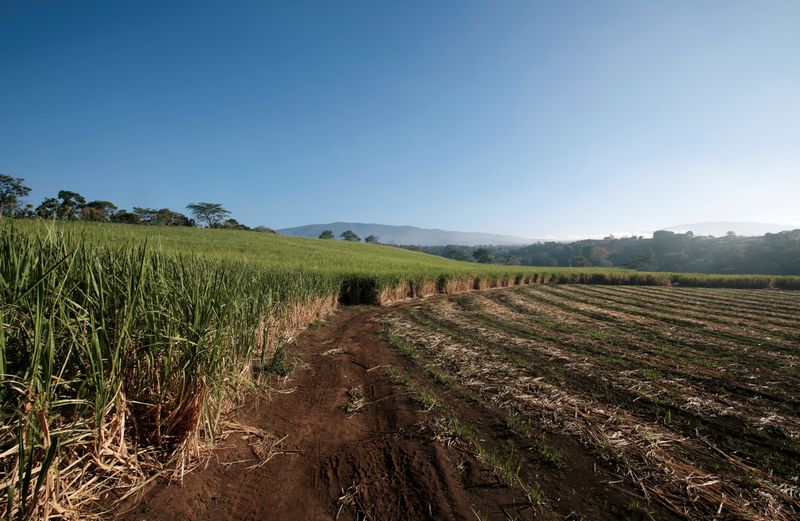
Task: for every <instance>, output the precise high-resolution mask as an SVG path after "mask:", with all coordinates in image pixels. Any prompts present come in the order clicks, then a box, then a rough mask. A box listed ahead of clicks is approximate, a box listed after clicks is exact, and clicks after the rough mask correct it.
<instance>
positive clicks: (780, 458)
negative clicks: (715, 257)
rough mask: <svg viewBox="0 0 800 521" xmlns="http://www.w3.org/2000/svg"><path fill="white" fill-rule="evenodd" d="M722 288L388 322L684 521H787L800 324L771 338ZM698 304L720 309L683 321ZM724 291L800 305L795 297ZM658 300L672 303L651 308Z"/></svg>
mask: <svg viewBox="0 0 800 521" xmlns="http://www.w3.org/2000/svg"><path fill="white" fill-rule="evenodd" d="M718 292H719V290H701V289H696V290H692V291H681V292H676V291H675V290H674V289H672V288H660V289H645V288H625V287H621V288H601V287H589V286H585V287H579V286H558V287H532V288H518V289H514V290H508V291H495V292H488V293H485V294H469V295H461V296H457V297H451V298H449V299H447V300H443V301H437V302H432V303H429V304H425V305H422V306H415V307H414V308H405V309H403V310H399V311H397V312H394V313H393V314H392V316H391V317H390V319H389V322H390V327H391V329H392V334H393V335H395V337H397V338H400V339H402V341H403V342H406V343H407V344H408V345H411V346H413V348H414V349H415V350H416V352H417V353H419V356H422V357H425V358H426V363H427V364H429V365H430V366H431V367H432V368H433V369H435V370H436V371H439V372H442V373H444V374H445V375H446V376H447V378H449V379H451V380H453V381H458V382H462V383H463V384H464V385H465V386H466V387H468V388H471V389H474V390H475V391H476V392H478V393H479V394H480V397H481V402H483V403H492V404H495V405H500V406H502V407H506V408H509V407H510V408H512V409H513V410H515V411H520V412H522V413H524V414H527V415H528V420H530V421H533V422H536V423H538V425H539V427H541V428H550V429H555V430H560V431H562V432H564V433H569V434H572V435H574V436H577V437H578V438H579V439H580V440H581V441H583V442H584V443H585V444H586V445H588V446H589V447H590V448H591V450H593V451H594V452H596V453H597V454H599V455H600V456H601V457H602V458H604V459H606V460H608V461H609V463H611V464H612V466H613V467H615V468H617V469H619V471H620V473H621V474H622V475H625V476H627V477H628V478H630V479H632V480H633V483H634V484H636V485H637V486H639V487H643V490H645V494H646V495H648V497H650V498H651V499H652V500H654V501H657V502H659V503H661V504H662V506H664V507H665V508H668V509H670V510H673V511H674V512H676V513H677V514H680V515H681V516H686V517H688V518H690V519H706V518H709V517H711V516H714V515H715V514H718V513H719V511H720V510H721V511H722V513H723V517H724V516H728V517H731V518H748V519H792V518H793V516H794V515H796V513H797V511H798V508H800V503H798V499H797V498H798V497H799V496H798V494H799V493H800V489H798V488H797V486H796V483H795V482H794V479H795V478H794V476H796V475H797V472H798V471H800V466H798V463H797V462H798V461H800V409H798V402H797V397H796V393H795V392H794V390H795V389H796V388H797V385H798V384H800V381H799V380H798V379H797V375H796V370H795V369H796V367H797V364H798V362H799V361H800V359H798V356H799V355H800V351H798V343H797V341H796V340H793V339H794V338H797V336H796V335H797V334H798V333H800V320H798V319H791V318H787V319H786V325H785V326H784V331H785V332H786V333H787V335H786V338H784V339H782V340H781V341H780V342H775V341H774V338H772V335H771V334H770V333H768V332H764V331H760V330H757V329H753V328H750V327H748V326H747V325H745V326H742V325H739V323H738V321H737V320H736V319H727V318H725V317H722V316H721V315H722V314H723V313H724V309H725V305H724V304H713V300H714V298H715V296H716V295H720V293H718ZM693 295H696V296H697V297H702V298H704V299H707V300H708V302H709V304H708V307H709V308H710V309H713V310H714V311H715V313H716V314H715V315H713V316H708V317H705V318H704V317H702V316H700V315H699V314H697V315H695V316H693V317H692V319H691V320H687V319H686V316H687V313H683V312H682V310H681V306H682V304H681V303H682V302H685V301H686V300H689V298H691V297H692V296H693ZM722 295H723V296H726V297H731V296H734V295H738V296H741V297H742V298H746V299H749V300H751V301H753V302H760V303H761V304H760V306H763V307H765V308H767V309H769V308H771V306H770V304H769V303H770V299H771V298H772V297H775V300H778V301H781V302H782V304H786V303H789V302H795V303H796V304H800V295H798V294H796V293H775V292H763V291H749V292H746V293H745V292H742V293H727V294H722ZM654 298H657V299H658V301H659V302H661V303H662V306H664V308H663V309H659V310H657V311H652V312H644V313H643V310H645V309H647V307H646V306H644V305H641V304H644V303H647V302H649V301H651V300H653V299H654ZM665 303H666V304H668V306H665V305H664V304H665ZM687 307H688V308H691V307H692V306H691V305H689V306H687ZM667 310H672V314H669V313H668V312H667ZM566 463H567V464H569V461H567V462H566Z"/></svg>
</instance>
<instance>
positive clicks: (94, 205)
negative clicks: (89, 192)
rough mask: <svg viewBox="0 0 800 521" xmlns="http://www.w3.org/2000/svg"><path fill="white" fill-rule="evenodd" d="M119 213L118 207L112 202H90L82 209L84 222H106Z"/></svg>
mask: <svg viewBox="0 0 800 521" xmlns="http://www.w3.org/2000/svg"><path fill="white" fill-rule="evenodd" d="M116 211H117V205H115V204H114V203H112V202H111V201H89V202H88V203H86V204H85V205H83V208H82V209H81V219H83V220H84V221H100V222H105V221H109V220H111V216H112V215H114V213H115V212H116Z"/></svg>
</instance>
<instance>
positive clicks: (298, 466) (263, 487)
mask: <svg viewBox="0 0 800 521" xmlns="http://www.w3.org/2000/svg"><path fill="white" fill-rule="evenodd" d="M387 311H388V309H387V308H372V307H346V308H342V309H341V310H340V311H339V312H338V313H337V316H336V317H335V318H333V319H331V320H330V321H329V322H328V323H327V324H325V325H323V326H318V327H312V328H310V329H309V330H308V331H306V332H305V333H304V334H303V335H301V337H300V339H299V340H298V342H297V343H296V345H295V346H293V349H292V352H293V353H296V354H297V355H298V356H299V358H300V359H301V361H300V362H299V363H298V365H297V366H296V368H295V370H294V372H293V374H292V375H291V378H290V379H289V382H288V385H287V388H288V389H292V388H294V390H293V392H288V393H280V392H274V393H272V394H271V395H270V396H269V397H267V398H262V399H260V400H257V401H254V402H253V403H249V404H247V406H245V407H244V408H243V409H241V410H240V411H239V412H238V413H237V418H236V420H237V421H238V422H240V423H241V424H243V425H245V426H248V427H250V428H254V429H263V431H267V432H269V433H271V434H274V436H275V440H276V441H279V440H281V439H283V441H282V443H280V444H279V446H278V447H277V449H276V452H277V453H276V454H275V455H273V457H272V458H271V459H270V460H269V461H267V462H266V463H264V464H262V465H258V466H255V467H254V464H258V462H259V459H258V456H257V454H256V452H257V450H256V449H255V448H254V447H253V446H251V443H250V442H249V441H248V440H247V439H245V435H244V434H243V433H239V432H234V433H233V434H232V435H230V436H229V437H228V438H227V439H226V440H225V441H224V442H223V443H222V444H221V446H220V447H219V448H217V449H216V450H215V451H214V452H213V454H212V457H211V458H210V459H209V460H208V461H207V462H206V463H205V464H204V465H201V466H200V467H199V468H198V469H196V470H194V471H193V472H191V473H189V474H188V475H186V476H185V477H184V480H183V484H182V485H180V484H178V483H167V482H166V481H165V480H162V481H159V482H157V483H154V484H153V485H151V486H150V487H149V489H148V490H146V491H145V492H144V494H143V497H142V498H141V501H139V502H138V503H137V504H136V505H127V507H128V510H127V511H126V512H118V513H117V514H116V515H114V516H113V517H114V519H124V520H137V521H139V520H169V521H183V520H204V519H207V520H211V519H230V520H256V519H258V520H262V519H269V520H298V519H303V520H313V519H339V520H348V519H358V520H369V519H376V520H377V519H392V520H393V519H397V520H400V519H408V520H412V519H413V520H419V519H431V520H433V519H459V520H460V519H464V520H466V519H476V517H475V516H476V513H480V514H481V516H482V517H481V518H488V519H508V517H507V516H508V515H514V507H513V506H514V505H521V504H522V505H524V504H526V502H527V498H526V497H525V495H524V494H523V492H522V491H521V490H516V489H513V488H509V487H507V486H504V485H502V484H501V483H499V482H498V480H497V479H495V478H494V476H493V472H492V471H491V470H489V469H488V468H486V467H485V466H484V465H482V464H481V463H480V462H478V461H477V460H475V459H474V458H473V457H472V456H471V455H469V454H467V453H466V452H465V451H463V450H457V449H455V448H446V447H445V446H443V445H442V444H441V443H440V442H437V441H435V439H434V437H433V435H432V434H431V432H430V430H428V429H426V428H424V427H422V426H421V425H423V424H425V423H426V422H427V421H428V419H429V418H428V416H427V415H426V414H425V413H423V412H421V411H419V409H418V407H417V406H416V405H415V404H414V402H413V401H412V400H411V399H410V398H409V396H408V395H409V392H408V390H407V389H404V388H402V387H397V386H393V385H392V384H391V382H390V381H389V379H388V377H387V375H386V370H385V367H386V366H388V365H393V366H397V367H400V366H403V365H404V358H403V356H402V354H400V353H399V352H398V351H397V350H396V349H394V348H392V347H391V346H390V345H389V344H387V343H385V342H384V341H383V340H381V338H380V334H379V330H380V329H381V325H380V324H379V322H378V321H377V320H376V319H377V318H379V317H380V316H381V315H382V314H384V313H386V312H387ZM356 388H360V389H361V391H360V392H362V393H363V399H364V400H365V402H366V404H365V405H363V406H361V407H360V408H359V409H358V410H357V411H355V412H350V413H348V412H347V408H348V405H351V406H352V396H351V395H350V394H349V393H351V392H352V390H353V389H356ZM262 456H263V455H262ZM509 508H511V510H509ZM507 513H508V514H507ZM534 514H535V515H536V517H537V519H555V518H556V517H555V516H552V515H549V514H547V513H546V512H544V511H541V509H540V511H537V512H534V510H533V509H531V508H528V509H527V512H524V511H523V512H522V513H518V514H517V515H519V519H529V518H532V517H533V515H534ZM562 518H563V517H562Z"/></svg>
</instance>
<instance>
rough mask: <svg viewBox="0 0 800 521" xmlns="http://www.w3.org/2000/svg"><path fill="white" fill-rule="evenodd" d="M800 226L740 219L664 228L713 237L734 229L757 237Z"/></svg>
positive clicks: (736, 231) (739, 233) (737, 233)
mask: <svg viewBox="0 0 800 521" xmlns="http://www.w3.org/2000/svg"><path fill="white" fill-rule="evenodd" d="M796 228H800V226H792V225H790V224H773V223H754V222H740V221H715V222H702V223H692V224H680V225H678V226H670V227H669V228H663V229H664V230H668V231H671V232H678V233H685V232H693V233H694V234H695V235H711V236H713V237H722V236H723V235H725V234H727V233H728V232H730V231H732V232H734V233H736V235H744V236H747V237H757V236H760V235H764V234H765V233H778V232H783V231H787V230H794V229H796Z"/></svg>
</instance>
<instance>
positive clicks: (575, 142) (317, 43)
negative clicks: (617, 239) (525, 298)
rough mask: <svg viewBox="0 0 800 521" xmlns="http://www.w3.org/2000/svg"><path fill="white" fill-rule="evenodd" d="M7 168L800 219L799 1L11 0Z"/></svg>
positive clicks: (169, 196) (584, 216) (471, 226)
mask: <svg viewBox="0 0 800 521" xmlns="http://www.w3.org/2000/svg"><path fill="white" fill-rule="evenodd" d="M0 172H2V173H5V174H8V175H12V176H15V177H23V178H25V179H26V180H27V181H28V183H29V184H30V185H31V186H32V187H33V188H34V191H33V192H32V194H31V197H30V199H31V200H32V201H33V202H34V203H35V204H38V202H39V201H41V199H42V198H44V197H46V196H51V195H55V193H56V192H57V191H58V190H59V189H71V190H74V191H78V192H81V193H82V194H83V195H84V196H86V197H87V198H88V199H108V200H111V201H113V202H115V203H117V204H118V205H119V206H120V207H126V208H130V207H132V206H148V207H170V208H172V209H174V210H179V211H184V207H185V205H186V204H187V203H189V202H197V201H209V202H220V203H223V204H224V205H225V206H226V207H227V208H228V209H230V210H231V211H232V212H233V214H234V217H236V218H238V219H239V220H240V221H242V222H244V223H246V224H249V225H258V224H265V225H268V226H272V227H276V228H279V227H285V226H293V225H301V224H310V223H323V222H330V221H360V222H376V223H384V224H411V225H417V226H424V227H439V228H445V229H456V230H464V231H486V232H497V233H512V234H517V235H523V236H528V237H538V236H543V235H555V236H566V235H580V234H597V233H601V234H602V233H614V232H616V233H619V232H620V231H629V230H630V231H634V230H652V229H656V228H658V227H664V226H669V225H675V224H682V223H686V222H696V221H706V220H744V221H762V222H777V223H785V224H797V225H800V2H798V1H795V0H791V1H786V2H778V1H763V2H757V1H744V2H737V1H729V0H725V1H696V0H692V1H686V2H678V1H663V2H646V1H632V2H600V1H597V2H585V1H581V2H574V3H571V2H562V1H559V2H554V1H546V2H545V1H542V2H534V1H524V2H523V1H519V2H516V1H499V2H490V1H478V2H467V1H462V0H458V1H452V2H446V1H430V0H422V1H418V2H411V1H409V2H389V1H364V2H351V1H345V0H342V1H320V2H315V3H305V2H299V1H294V0H293V1H287V2H282V3H281V4H270V3H268V2H263V1H253V2H205V1H201V0H192V1H186V2H167V1H130V2H109V1H95V2H91V1H81V0H72V1H61V0H36V1H32V0H19V1H16V0H0Z"/></svg>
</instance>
